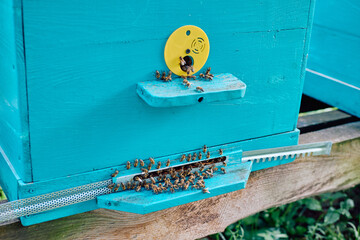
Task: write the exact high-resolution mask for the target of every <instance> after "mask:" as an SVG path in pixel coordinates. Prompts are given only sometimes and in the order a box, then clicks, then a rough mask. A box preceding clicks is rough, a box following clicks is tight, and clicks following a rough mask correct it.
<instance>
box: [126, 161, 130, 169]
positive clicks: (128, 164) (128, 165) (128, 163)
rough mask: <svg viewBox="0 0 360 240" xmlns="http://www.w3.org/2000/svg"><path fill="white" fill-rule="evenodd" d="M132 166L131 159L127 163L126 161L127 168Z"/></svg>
mask: <svg viewBox="0 0 360 240" xmlns="http://www.w3.org/2000/svg"><path fill="white" fill-rule="evenodd" d="M130 167H131V163H130V162H129V161H127V163H126V169H127V170H129V169H130Z"/></svg>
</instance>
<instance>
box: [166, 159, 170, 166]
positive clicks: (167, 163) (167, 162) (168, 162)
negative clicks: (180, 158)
mask: <svg viewBox="0 0 360 240" xmlns="http://www.w3.org/2000/svg"><path fill="white" fill-rule="evenodd" d="M166 166H167V167H168V166H170V158H169V159H168V160H167V161H166Z"/></svg>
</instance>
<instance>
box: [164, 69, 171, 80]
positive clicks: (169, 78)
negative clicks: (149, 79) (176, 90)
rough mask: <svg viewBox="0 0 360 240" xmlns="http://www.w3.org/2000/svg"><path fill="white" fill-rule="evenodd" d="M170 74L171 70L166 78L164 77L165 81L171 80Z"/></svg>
mask: <svg viewBox="0 0 360 240" xmlns="http://www.w3.org/2000/svg"><path fill="white" fill-rule="evenodd" d="M171 74H172V72H171V71H169V73H168V75H167V76H166V78H165V81H171V80H172V78H171Z"/></svg>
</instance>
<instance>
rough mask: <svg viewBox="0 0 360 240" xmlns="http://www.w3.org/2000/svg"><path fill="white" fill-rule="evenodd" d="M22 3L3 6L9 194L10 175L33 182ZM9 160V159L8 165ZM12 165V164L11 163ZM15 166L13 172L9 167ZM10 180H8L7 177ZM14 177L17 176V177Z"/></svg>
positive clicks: (0, 51) (1, 136) (0, 108)
mask: <svg viewBox="0 0 360 240" xmlns="http://www.w3.org/2000/svg"><path fill="white" fill-rule="evenodd" d="M21 22H22V19H21V2H20V1H11V0H4V1H1V2H0V149H1V155H2V157H0V161H2V163H1V165H2V166H3V168H2V174H1V176H0V182H2V185H4V190H5V191H6V192H7V193H8V192H10V191H11V192H13V191H16V189H8V188H7V186H14V185H16V184H17V182H16V181H14V182H12V183H10V182H7V183H5V182H6V181H12V180H14V179H13V178H11V177H9V176H10V175H13V174H16V175H19V176H20V177H21V178H22V179H24V180H25V181H31V179H32V176H31V164H30V159H29V155H28V151H27V149H28V147H29V146H28V133H27V123H28V122H27V103H26V90H25V88H24V85H25V75H24V74H25V71H24V51H23V38H22V25H21ZM5 159H8V160H7V161H9V162H7V161H6V160H5ZM10 162H11V163H10ZM9 165H11V168H9V167H6V166H9ZM5 176H7V177H5ZM13 177H14V176H13ZM13 195H15V194H11V195H10V196H11V197H13Z"/></svg>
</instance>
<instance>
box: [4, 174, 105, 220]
mask: <svg viewBox="0 0 360 240" xmlns="http://www.w3.org/2000/svg"><path fill="white" fill-rule="evenodd" d="M111 183H112V180H110V179H109V180H106V181H101V182H96V183H92V184H88V185H83V186H79V187H75V188H70V189H66V190H62V191H58V192H53V193H49V194H44V195H40V196H35V197H31V198H26V199H21V200H16V201H11V202H8V203H4V204H1V205H0V222H5V221H9V220H11V219H15V218H18V217H23V216H27V215H31V214H36V213H40V212H44V211H48V210H52V209H56V208H60V207H64V206H68V205H72V204H75V203H80V202H85V201H89V200H93V199H96V197H98V196H100V195H104V194H108V193H111V190H110V189H109V188H107V186H108V185H109V184H111Z"/></svg>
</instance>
